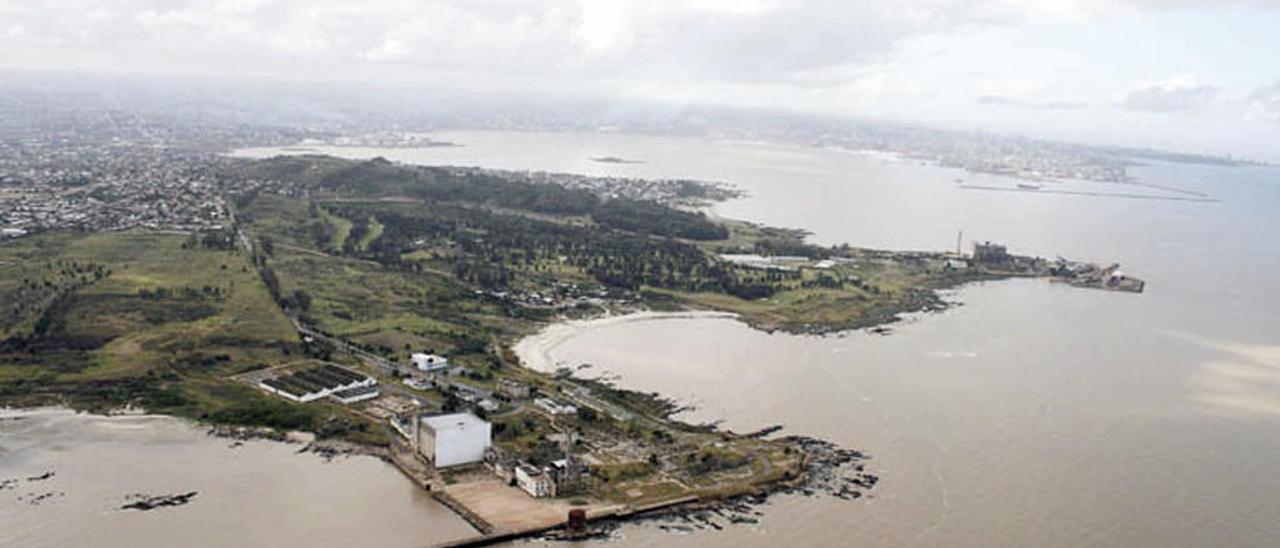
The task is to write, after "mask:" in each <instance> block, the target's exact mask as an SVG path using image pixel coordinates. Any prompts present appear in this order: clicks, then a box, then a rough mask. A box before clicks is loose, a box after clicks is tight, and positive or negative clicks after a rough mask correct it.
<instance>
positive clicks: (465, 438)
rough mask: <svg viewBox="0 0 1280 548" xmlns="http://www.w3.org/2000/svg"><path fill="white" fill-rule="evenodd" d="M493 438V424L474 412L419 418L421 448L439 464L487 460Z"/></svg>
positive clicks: (440, 466)
mask: <svg viewBox="0 0 1280 548" xmlns="http://www.w3.org/2000/svg"><path fill="white" fill-rule="evenodd" d="M492 439H493V425H491V424H489V422H488V421H486V420H484V419H481V418H480V417H477V416H475V415H472V414H471V413H453V414H450V415H436V416H434V417H422V418H421V419H419V421H418V434H417V442H418V452H419V453H421V454H422V456H424V457H426V458H427V460H428V461H430V462H431V464H432V465H434V466H435V467H436V468H445V467H449V466H457V465H460V464H471V463H473V462H480V461H483V460H484V453H485V451H486V450H488V449H489V445H490V444H491V442H492Z"/></svg>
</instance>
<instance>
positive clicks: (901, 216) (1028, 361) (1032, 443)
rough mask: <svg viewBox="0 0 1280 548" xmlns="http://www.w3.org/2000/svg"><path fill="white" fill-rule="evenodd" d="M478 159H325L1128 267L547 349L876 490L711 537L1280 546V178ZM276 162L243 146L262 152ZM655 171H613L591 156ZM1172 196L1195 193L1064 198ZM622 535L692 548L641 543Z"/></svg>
mask: <svg viewBox="0 0 1280 548" xmlns="http://www.w3.org/2000/svg"><path fill="white" fill-rule="evenodd" d="M440 137H441V138H444V139H449V140H453V141H457V142H461V143H463V144H465V145H466V146H465V147H459V148H449V149H426V150H373V149H324V151H325V152H330V153H335V154H340V155H345V156H349V157H372V156H375V155H382V156H385V157H387V158H390V159H394V160H400V161H406V162H418V163H427V164H452V165H483V166H487V167H499V168H510V169H538V170H549V171H571V172H580V173H593V174H613V175H628V176H642V177H692V178H703V179H714V180H721V181H727V182H731V183H734V184H736V185H739V186H741V187H743V188H744V189H746V190H747V191H748V192H749V193H750V196H749V197H747V198H745V199H742V200H735V201H732V202H729V203H726V204H720V205H718V206H716V208H715V209H716V212H717V213H719V214H722V215H725V216H728V217H734V218H741V219H748V220H753V221H760V222H764V223H768V224H772V225H778V226H790V227H802V228H806V229H809V230H811V231H813V232H814V240H815V241H818V242H822V243H837V242H849V243H851V244H854V245H863V246H877V247H887V248H895V249H935V250H937V249H949V248H951V247H952V246H954V245H955V238H956V232H957V231H958V230H964V233H965V236H966V238H965V239H966V240H973V239H990V240H997V241H1001V242H1005V243H1007V244H1009V245H1010V247H1011V248H1012V249H1013V250H1014V251H1015V252H1019V253H1025V254H1038V255H1043V256H1050V257H1051V256H1054V255H1059V254H1060V255H1064V256H1067V257H1071V258H1077V259H1087V260H1094V261H1116V262H1121V263H1123V264H1124V265H1125V268H1126V270H1128V271H1130V272H1131V273H1133V274H1135V275H1138V276H1141V277H1144V278H1146V279H1147V280H1148V282H1149V283H1148V291H1147V292H1146V293H1145V294H1142V295H1129V294H1117V293H1106V292H1100V291H1090V290H1082V289H1075V288H1070V287H1064V286H1061V285H1055V284H1050V283H1046V282H1041V281H1035V280H1020V281H1007V282H994V283H985V284H979V285H971V286H967V287H965V288H962V289H960V290H958V291H956V292H954V293H952V294H951V295H950V298H951V299H953V300H955V301H958V302H960V303H963V306H959V307H956V308H954V309H952V310H949V311H947V312H945V313H942V314H932V315H927V316H921V317H913V318H911V319H910V320H909V321H907V322H905V323H903V324H900V325H898V326H896V327H895V329H894V333H893V335H892V336H888V337H880V336H873V335H868V334H865V333H852V334H847V335H845V336H840V337H810V336H790V335H783V334H766V333H762V332H758V331H753V330H751V329H748V328H746V327H745V326H743V325H742V324H740V323H738V322H736V321H733V320H727V319H708V318H701V319H661V320H646V321H631V322H604V323H597V324H586V325H578V326H575V327H573V328H571V330H572V332H571V333H568V334H564V333H561V336H557V337H552V338H549V339H548V340H546V341H543V342H544V343H545V344H543V345H542V348H541V351H542V352H545V353H546V354H547V355H549V356H550V358H551V359H552V360H553V361H556V362H561V363H563V364H568V365H576V364H581V363H591V364H593V365H595V366H596V368H595V369H593V370H594V371H599V372H603V373H609V374H616V375H619V376H620V379H621V380H620V382H621V384H623V385H624V386H628V387H633V388H637V389H641V390H656V391H659V392H662V393H664V394H668V395H670V396H673V397H677V398H680V399H682V400H685V401H689V402H693V403H696V404H697V405H698V406H699V409H698V410H697V411H696V412H694V413H692V414H691V417H690V418H691V419H693V420H723V421H725V425H726V426H727V427H730V428H734V429H739V430H747V429H754V428H759V427H762V426H767V425H770V424H775V423H782V424H785V425H786V427H787V429H788V431H790V432H794V433H800V434H808V435H815V436H820V437H823V438H827V439H830V440H833V441H837V442H840V443H842V444H845V445H848V446H851V447H856V448H860V449H864V450H866V451H868V452H870V453H872V454H873V455H875V460H874V461H873V467H874V469H875V470H876V471H877V472H878V473H880V475H881V476H882V477H883V479H882V482H881V484H880V486H879V487H877V489H876V490H875V491H874V494H875V496H874V497H873V498H870V499H865V500H863V501H859V502H856V503H848V502H843V501H827V500H819V499H809V498H803V497H789V498H782V499H779V500H777V501H776V502H774V503H772V504H771V505H770V508H769V510H768V512H767V514H766V516H765V519H764V521H763V522H762V524H761V525H760V526H757V527H730V528H728V529H726V530H725V531H721V532H704V533H698V534H695V535H692V536H688V537H678V540H679V541H680V542H682V543H688V544H695V545H705V546H744V545H747V546H768V545H788V544H790V545H804V546H810V545H824V546H843V545H851V544H858V545H866V546H1028V545H1034V546H1063V547H1066V546H1276V545H1280V246H1278V245H1277V244H1276V241H1277V239H1278V238H1280V214H1278V213H1280V172H1277V170H1274V169H1263V168H1220V167H1206V166H1189V165H1169V164H1155V165H1149V166H1145V167H1140V168H1136V169H1134V170H1133V171H1134V174H1135V175H1137V176H1138V177H1139V179H1140V180H1141V181H1143V182H1146V183H1151V184H1156V185H1161V186H1168V187H1176V188H1179V189H1182V190H1185V191H1191V192H1198V193H1202V194H1205V195H1208V196H1210V197H1212V198H1213V199H1215V200H1217V201H1216V202H1213V203H1195V202H1179V201H1164V200H1138V199H1122V198H1107V197H1094V196H1064V195H1054V194H1047V193H1028V192H1022V193H1014V192H984V191H978V190H968V189H964V188H961V186H960V184H959V182H960V181H959V180H963V182H964V183H966V184H983V185H996V186H1004V187H1011V186H1013V181H1010V180H1007V179H1001V178H996V177H983V176H975V175H971V174H966V173H963V172H959V171H956V170H947V169H939V168H933V167H927V166H920V165H918V164H913V163H903V162H897V161H892V160H886V159H884V158H878V157H875V156H870V155H865V154H855V153H848V152H841V151H833V150H823V149H814V148H806V147H795V146H782V145H769V144H760V143H741V142H727V141H715V140H704V139H693V138H666V137H640V136H627V135H574V134H537V133H497V132H458V133H447V134H442V135H440ZM275 152H276V151H272V150H255V151H246V152H245V154H248V155H258V156H261V155H268V154H273V153H275ZM606 155H613V156H621V157H626V158H636V159H641V160H644V161H645V162H646V163H643V164H600V163H595V162H591V161H590V160H589V158H590V157H593V156H606ZM1050 188H1065V189H1070V190H1084V191H1091V192H1103V193H1108V192H1123V193H1137V194H1145V195H1149V196H1154V197H1176V196H1181V195H1186V194H1184V193H1179V192H1174V191H1166V190H1159V189H1153V188H1146V187H1132V186H1117V185H1108V184H1099V183H1085V182H1070V183H1063V184H1061V185H1060V186H1058V187H1053V186H1051V187H1050ZM622 537H623V538H622V539H621V540H619V541H617V545H623V546H631V545H635V546H664V545H668V544H670V543H671V542H673V539H675V537H672V536H671V535H670V534H667V533H662V532H659V531H657V530H656V529H654V528H652V527H650V526H643V525H640V526H632V527H627V528H625V529H624V530H623V532H622Z"/></svg>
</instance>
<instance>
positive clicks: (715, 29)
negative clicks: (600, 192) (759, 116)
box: [0, 0, 1280, 160]
mask: <svg viewBox="0 0 1280 548" xmlns="http://www.w3.org/2000/svg"><path fill="white" fill-rule="evenodd" d="M0 68H7V69H23V70H30V69H36V70H50V69H51V70H70V71H79V70H92V71H97V72H120V73H164V74H183V75H229V76H235V77H240V78H271V79H306V80H321V81H324V80H342V81H345V80H353V81H378V82H385V83H387V84H389V85H396V84H409V83H414V84H418V83H422V84H430V85H433V86H446V87H458V88H465V89H476V90H486V91H520V90H532V91H538V92H546V93H572V94H579V95H593V96H594V95H602V96H619V97H625V98H639V99H660V100H663V101H673V102H696V103H709V104H724V105H738V106H767V107H772V108H783V109H794V110H804V111H818V112H830V113H838V114H846V115H853V116H858V117H865V118H879V119H886V120H900V121H911V122H923V123H926V124H931V125H934V126H939V127H951V128H971V129H988V130H995V131H1005V132H1018V133H1024V134H1030V135H1035V136H1042V137H1051V138H1065V139H1075V140H1084V141H1092V142H1104V143H1116V144H1128V145H1144V146H1158V147H1165V148H1177V149H1181V150H1190V151H1205V152H1216V153H1235V154H1238V155H1245V156H1249V157H1255V158H1268V159H1271V160H1280V1H1278V0H1252V1H1250V0H1238V1H1232V0H1216V1H1215V0H1204V1H1199V2H1197V1H1195V0H811V1H802V0H790V1H787V0H541V1H525V0H443V1H411V0H358V1H352V0H308V1H296V2H285V1H271V0H164V1H162V0H111V1H107V0H58V1H43V0H0Z"/></svg>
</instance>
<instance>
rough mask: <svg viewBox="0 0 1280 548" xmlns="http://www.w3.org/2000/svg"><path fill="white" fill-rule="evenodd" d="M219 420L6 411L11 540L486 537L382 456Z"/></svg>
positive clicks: (144, 543)
mask: <svg viewBox="0 0 1280 548" xmlns="http://www.w3.org/2000/svg"><path fill="white" fill-rule="evenodd" d="M206 430H207V429H205V428H200V427H198V426H195V425H193V424H191V423H189V422H186V421H182V420H179V419H174V418H170V417H155V416H122V417H102V416H94V415H78V414H75V413H73V412H70V411H66V410H48V409H46V410H35V411H21V412H18V411H0V485H3V487H0V546H5V547H14V548H18V547H22V548H28V547H30V548H38V547H71V546H122V547H123V546H128V547H152V546H154V547H170V546H190V547H222V546H334V547H338V546H352V547H354V546H420V545H424V544H427V543H429V542H431V541H438V540H449V539H458V538H463V537H467V536H470V535H473V534H474V532H473V531H472V529H471V527H470V526H469V525H467V523H466V522H464V521H463V520H462V519H461V518H459V517H457V516H456V515H454V514H453V513H452V512H450V511H449V510H448V509H446V508H443V507H442V506H440V505H439V504H438V503H436V502H435V501H433V500H432V499H431V498H430V497H429V496H428V495H427V494H426V493H424V492H422V491H421V490H420V489H418V488H417V487H415V486H414V485H413V484H412V483H411V482H409V481H407V480H406V479H405V478H404V476H402V475H401V474H400V472H399V471H397V470H396V469H395V468H393V467H392V466H391V465H389V464H386V463H384V462H382V461H380V460H378V459H376V458H373V457H368V456H352V457H342V456H339V457H336V458H334V459H333V460H331V461H325V460H324V459H322V458H321V457H319V456H317V455H314V454H301V455H300V454H297V451H298V449H300V448H301V447H303V445H299V444H296V443H295V444H287V443H280V442H272V441H247V442H243V443H242V444H237V443H235V442H234V441H233V440H229V439H226V438H218V437H213V436H209V435H207V434H206V433H205V432H206ZM47 472H53V475H52V476H51V477H48V478H47V479H42V480H40V479H35V478H40V477H41V476H43V475H44V474H45V473H47ZM191 491H196V492H197V494H196V496H195V497H194V498H193V499H191V501H190V502H189V503H187V504H186V505H183V506H173V507H161V508H156V509H152V510H149V511H138V510H121V509H120V507H121V506H122V505H124V504H126V503H128V502H130V501H131V499H129V498H127V497H129V496H130V495H133V494H138V493H140V494H145V495H149V496H159V495H174V494H181V493H187V492H191ZM42 497H43V498H42Z"/></svg>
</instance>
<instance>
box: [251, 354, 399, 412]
mask: <svg viewBox="0 0 1280 548" xmlns="http://www.w3.org/2000/svg"><path fill="white" fill-rule="evenodd" d="M258 387H259V388H261V389H263V390H265V391H267V392H268V393H270V394H274V395H277V396H280V397H282V398H284V399H287V400H290V401H293V402H297V403H306V402H310V401H315V400H318V399H321V398H326V397H332V398H333V399H336V400H338V401H340V402H342V403H347V404H350V403H356V402H361V401H364V400H368V399H373V398H376V397H378V395H379V392H378V381H377V379H374V378H373V377H370V376H368V375H363V374H360V373H356V372H354V371H351V370H349V369H345V368H342V367H338V366H336V365H333V364H331V363H326V364H322V365H319V366H316V367H311V368H308V369H302V370H298V371H293V372H290V373H286V374H282V375H277V376H274V377H268V378H266V379H262V380H261V381H259V382H258Z"/></svg>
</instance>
